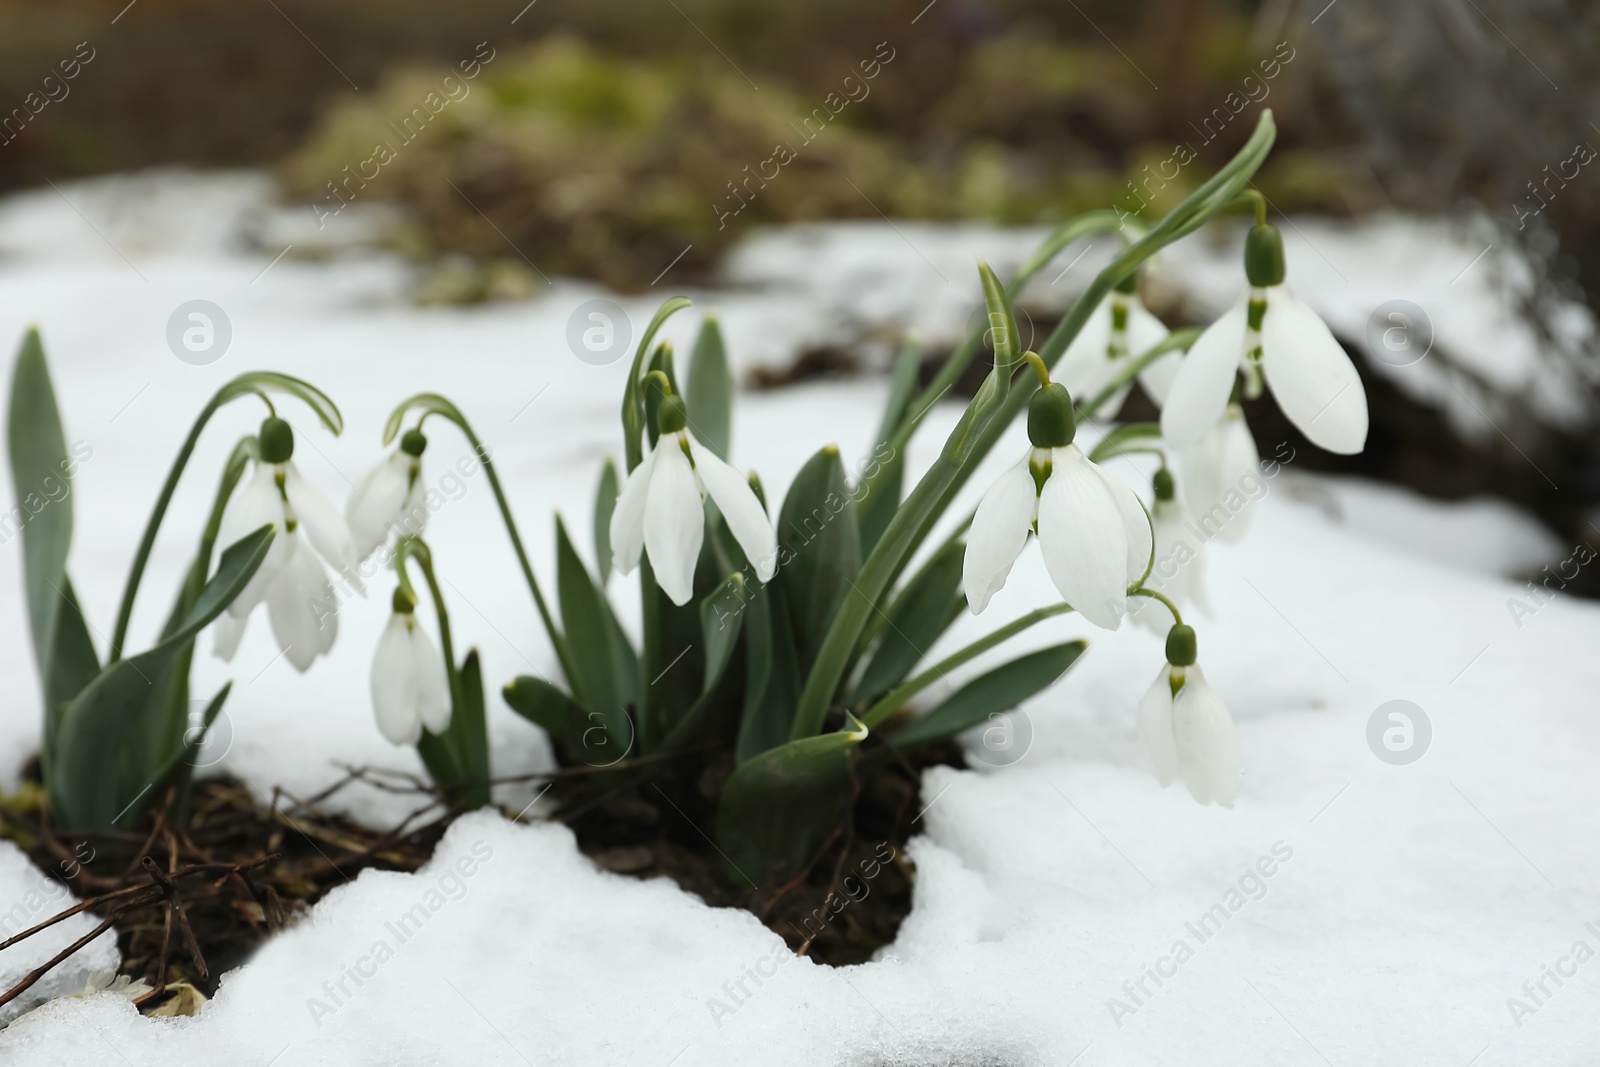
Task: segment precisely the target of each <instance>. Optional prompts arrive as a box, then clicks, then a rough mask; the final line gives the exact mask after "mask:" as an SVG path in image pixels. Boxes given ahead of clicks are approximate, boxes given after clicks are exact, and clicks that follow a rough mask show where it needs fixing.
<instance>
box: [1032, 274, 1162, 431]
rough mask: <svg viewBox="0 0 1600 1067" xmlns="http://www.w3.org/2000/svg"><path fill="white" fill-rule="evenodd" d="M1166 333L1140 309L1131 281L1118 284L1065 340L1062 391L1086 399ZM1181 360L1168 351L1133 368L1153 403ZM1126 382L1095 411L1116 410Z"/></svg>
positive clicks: (1058, 374)
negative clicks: (1069, 340) (1069, 341)
mask: <svg viewBox="0 0 1600 1067" xmlns="http://www.w3.org/2000/svg"><path fill="white" fill-rule="evenodd" d="M1131 280H1132V278H1131V276H1130V281H1131ZM1167 333H1168V330H1167V328H1166V327H1165V326H1163V325H1162V324H1161V320H1160V319H1158V318H1156V317H1155V316H1154V315H1152V314H1150V312H1149V311H1147V310H1145V306H1144V304H1143V303H1141V302H1140V300H1139V296H1138V293H1137V292H1136V291H1135V290H1134V289H1133V287H1132V286H1131V285H1129V286H1126V287H1118V288H1117V289H1116V290H1114V291H1113V292H1112V293H1111V294H1110V295H1109V296H1107V297H1106V298H1105V299H1104V300H1102V301H1101V302H1100V305H1099V306H1098V307H1096V308H1095V309H1094V311H1093V312H1091V313H1090V315H1089V318H1088V321H1086V322H1085V323H1084V324H1083V328H1082V329H1081V330H1079V331H1078V336H1077V337H1076V338H1074V339H1073V341H1072V344H1070V345H1068V346H1067V350H1066V352H1065V353H1063V354H1062V356H1061V364H1060V366H1059V367H1058V368H1057V370H1056V378H1057V380H1059V381H1060V382H1061V384H1062V385H1064V386H1066V389H1067V392H1069V393H1071V394H1072V395H1073V396H1074V397H1077V398H1078V399H1079V400H1080V401H1088V400H1090V399H1092V398H1093V397H1095V396H1096V395H1098V394H1099V392H1100V390H1102V389H1104V388H1105V387H1106V386H1107V385H1109V384H1110V383H1111V379H1112V378H1113V377H1115V376H1116V375H1117V373H1118V372H1120V371H1121V370H1122V369H1123V368H1124V367H1126V366H1127V365H1128V361H1129V360H1130V359H1132V358H1134V357H1135V356H1138V355H1140V354H1141V353H1144V352H1147V351H1149V350H1150V349H1151V348H1152V347H1153V346H1155V345H1157V344H1159V343H1160V342H1161V341H1163V340H1164V339H1165V338H1166V336H1167ZM1181 360H1182V357H1181V355H1180V353H1178V352H1169V353H1167V354H1166V355H1164V356H1161V357H1159V358H1158V359H1156V361H1155V362H1153V363H1151V364H1150V365H1149V366H1147V367H1145V368H1144V370H1142V371H1140V372H1139V383H1140V384H1141V385H1143V386H1144V389H1145V392H1147V393H1149V394H1150V398H1151V399H1152V400H1154V401H1155V402H1156V403H1157V404H1158V405H1159V404H1164V403H1166V400H1167V393H1168V392H1169V391H1170V389H1171V388H1172V379H1173V377H1174V376H1175V375H1176V374H1177V373H1178V365H1179V363H1180V362H1181ZM1131 388H1132V383H1129V384H1128V385H1124V386H1123V387H1121V388H1120V389H1118V390H1117V391H1116V392H1115V393H1113V394H1112V396H1111V398H1110V399H1109V400H1107V401H1106V402H1105V404H1104V405H1102V406H1101V408H1100V411H1102V412H1104V413H1105V414H1107V415H1114V414H1116V412H1117V411H1118V410H1119V409H1120V408H1121V407H1122V402H1123V401H1124V400H1126V399H1127V397H1128V390H1129V389H1131Z"/></svg>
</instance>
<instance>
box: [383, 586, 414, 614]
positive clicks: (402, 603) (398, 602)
mask: <svg viewBox="0 0 1600 1067" xmlns="http://www.w3.org/2000/svg"><path fill="white" fill-rule="evenodd" d="M390 603H391V604H393V606H394V613H395V614H396V615H410V614H411V613H412V612H413V611H415V610H416V609H417V602H416V601H415V600H412V599H411V598H410V597H409V596H407V595H406V590H405V586H403V585H397V586H395V587H394V599H393V600H392V601H390Z"/></svg>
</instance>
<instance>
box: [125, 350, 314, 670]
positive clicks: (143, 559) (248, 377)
mask: <svg viewBox="0 0 1600 1067" xmlns="http://www.w3.org/2000/svg"><path fill="white" fill-rule="evenodd" d="M266 389H278V390H281V391H282V392H286V393H289V394H290V395H292V396H298V397H299V398H300V399H302V400H304V401H305V402H306V403H307V404H309V405H310V406H311V409H312V410H313V411H315V412H316V413H317V418H319V419H321V420H322V424H323V425H324V426H326V427H327V428H328V429H329V430H330V431H332V432H333V433H334V434H335V435H336V436H337V435H338V434H339V433H340V432H341V431H342V430H343V429H344V417H343V416H342V415H340V414H339V408H338V407H337V406H336V405H335V404H334V402H333V401H332V400H331V399H329V398H328V395H327V394H326V393H324V392H323V391H322V390H320V389H318V388H317V387H316V386H314V385H312V384H310V383H309V382H304V381H301V380H300V379H299V378H291V377H290V376H289V375H287V374H275V373H272V372H271V371H253V372H251V373H249V374H241V375H240V376H239V377H237V378H235V379H233V381H231V382H229V383H228V384H226V385H224V386H223V387H222V388H221V389H218V390H217V392H216V394H215V395H214V396H212V398H211V399H210V400H209V401H207V402H206V406H205V407H204V408H202V409H200V415H199V416H198V417H197V418H196V419H195V421H194V425H193V426H192V427H190V428H189V436H188V437H186V438H184V441H183V447H181V448H180V449H178V456H177V458H176V459H174V460H173V461H172V469H171V470H170V471H168V472H167V480H166V482H165V483H164V484H163V485H162V486H161V495H160V496H158V497H156V506H155V510H154V511H152V512H151V513H150V520H149V522H147V523H146V524H145V528H144V536H143V537H142V538H140V540H139V549H138V551H137V552H135V553H134V557H133V567H132V569H131V570H129V572H128V582H127V584H126V585H125V586H124V587H123V590H122V604H121V606H120V607H118V608H117V625H116V628H115V629H114V630H112V632H111V648H110V650H109V651H108V652H107V654H106V655H107V663H108V665H109V664H110V663H115V662H116V661H117V660H119V659H121V658H122V644H123V642H124V641H125V640H127V637H128V622H129V620H130V619H132V617H133V601H134V598H135V597H136V596H138V593H139V583H140V582H141V581H142V580H143V579H144V568H145V565H146V564H147V563H149V562H150V550H151V549H152V548H154V547H155V543H156V534H157V533H158V532H159V531H160V530H161V520H162V519H164V518H165V517H166V514H167V508H168V506H169V505H170V504H171V503H172V494H173V493H175V492H176V491H177V489H178V479H179V478H181V477H183V469H184V468H185V467H186V466H188V464H189V457H190V456H191V455H193V454H194V446H195V445H196V444H198V443H199V441H200V434H201V432H202V431H203V430H204V429H205V428H206V423H208V422H210V421H211V416H213V415H215V414H216V413H217V412H218V411H219V410H221V408H222V407H223V406H224V405H225V404H227V403H229V402H230V401H233V400H237V399H238V398H239V397H241V396H260V398H261V399H263V400H265V399H266V394H265V391H264V390H266ZM267 406H268V408H269V409H270V408H271V406H272V405H271V401H268V403H267ZM219 522H220V518H219Z"/></svg>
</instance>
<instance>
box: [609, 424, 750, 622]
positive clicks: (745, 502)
mask: <svg viewBox="0 0 1600 1067" xmlns="http://www.w3.org/2000/svg"><path fill="white" fill-rule="evenodd" d="M656 425H657V427H658V429H659V430H660V436H659V437H658V438H657V440H656V446H655V448H654V449H652V450H651V452H650V454H649V455H648V456H646V457H645V458H644V462H642V463H640V464H639V465H638V466H637V467H635V468H634V469H633V472H632V473H631V474H629V475H628V480H627V483H626V484H624V485H623V487H622V493H621V495H619V496H618V497H617V507H616V510H615V511H614V512H612V514H611V552H612V562H613V564H614V565H615V567H616V569H617V570H618V571H619V572H620V573H622V574H628V573H630V572H631V571H632V570H633V568H635V567H637V566H638V565H639V555H640V553H641V552H648V553H649V555H650V566H651V567H653V568H654V569H655V576H656V581H657V582H658V583H659V584H660V586H661V589H662V591H663V592H665V593H666V594H667V596H668V597H669V598H671V600H672V602H673V603H674V604H678V605H683V604H687V603H688V602H689V598H690V597H691V596H693V595H694V568H695V564H696V563H697V562H699V559H700V546H701V544H702V542H703V541H704V538H705V510H704V507H703V506H702V505H703V501H704V500H705V498H706V496H707V494H709V495H710V497H711V499H712V501H713V502H714V503H715V504H716V505H717V508H718V510H720V511H721V512H722V517H723V519H725V520H726V521H727V523H728V531H729V532H730V533H732V534H733V537H734V540H736V541H737V542H739V547H740V548H742V549H744V554H745V556H746V557H747V558H748V559H749V560H750V562H751V563H752V564H753V565H754V566H755V568H756V576H757V577H758V578H760V579H761V580H762V581H763V582H766V581H770V580H771V578H772V575H773V574H774V573H775V572H776V571H777V569H778V538H777V535H776V534H775V533H774V532H773V530H772V523H771V522H770V521H768V519H767V513H766V511H765V510H763V508H762V507H761V501H760V500H758V499H757V498H756V494H755V492H754V491H753V490H752V489H751V488H750V483H749V482H747V481H745V479H744V476H743V475H741V474H740V473H739V472H738V471H736V470H734V469H733V468H732V467H730V466H728V464H726V463H724V462H723V461H722V460H721V459H719V458H718V457H717V455H716V453H715V452H712V451H711V450H710V449H709V448H707V447H705V446H704V445H702V444H701V443H700V442H699V441H696V440H695V439H694V438H693V437H692V436H691V435H690V434H689V432H688V431H687V429H685V427H686V426H687V425H688V416H687V414H686V412H685V411H684V407H683V401H682V400H681V399H679V398H678V397H677V396H672V395H669V396H666V397H664V398H663V399H662V401H661V408H660V410H659V412H658V413H657V420H656Z"/></svg>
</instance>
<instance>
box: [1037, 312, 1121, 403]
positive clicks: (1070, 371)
mask: <svg viewBox="0 0 1600 1067" xmlns="http://www.w3.org/2000/svg"><path fill="white" fill-rule="evenodd" d="M1110 343H1111V297H1109V296H1107V297H1106V298H1105V299H1104V300H1102V301H1100V306H1099V307H1097V308H1095V309H1094V310H1093V311H1092V312H1090V313H1089V318H1088V319H1087V320H1086V321H1085V322H1084V324H1083V327H1082V329H1080V330H1079V331H1078V336H1076V337H1074V338H1073V339H1072V343H1071V344H1070V345H1068V346H1067V350H1066V351H1065V352H1063V353H1062V354H1061V360H1060V362H1059V363H1057V364H1056V368H1055V371H1054V372H1053V373H1052V375H1051V376H1052V377H1053V378H1054V380H1055V381H1057V382H1059V383H1060V384H1061V385H1063V386H1065V387H1066V390H1067V392H1069V393H1071V394H1072V399H1073V400H1075V401H1078V402H1080V403H1081V402H1083V401H1085V400H1088V399H1089V395H1090V394H1091V393H1092V392H1094V391H1095V390H1097V389H1098V388H1099V385H1097V384H1096V383H1097V382H1100V383H1103V382H1104V381H1105V379H1106V373H1105V371H1104V370H1103V369H1102V365H1104V364H1108V363H1110V360H1108V359H1106V346H1107V345H1109V344H1110ZM1106 410H1108V411H1110V410H1112V409H1110V408H1107V409H1106Z"/></svg>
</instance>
